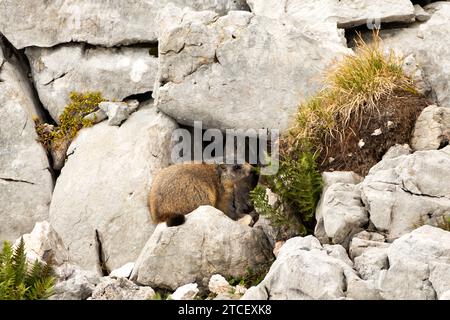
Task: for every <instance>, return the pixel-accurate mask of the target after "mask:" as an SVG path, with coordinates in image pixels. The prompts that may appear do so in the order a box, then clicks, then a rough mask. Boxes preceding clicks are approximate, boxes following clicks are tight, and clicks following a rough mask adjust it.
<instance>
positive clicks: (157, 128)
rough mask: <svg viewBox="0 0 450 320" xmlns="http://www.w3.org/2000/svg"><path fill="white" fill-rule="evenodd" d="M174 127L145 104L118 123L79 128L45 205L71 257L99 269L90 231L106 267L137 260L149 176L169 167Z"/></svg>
mask: <svg viewBox="0 0 450 320" xmlns="http://www.w3.org/2000/svg"><path fill="white" fill-rule="evenodd" d="M176 127H177V126H176V124H175V123H174V122H173V121H172V120H171V119H169V118H168V117H166V116H164V115H163V114H161V113H157V110H156V108H154V107H153V106H150V105H149V104H147V105H142V107H141V109H140V110H139V111H137V112H135V113H133V114H132V115H131V116H130V118H129V119H128V120H127V121H126V122H125V123H124V124H122V126H120V127H115V126H114V127H113V126H109V125H108V124H107V123H106V122H102V123H99V124H97V125H95V126H94V127H91V128H85V129H83V130H81V131H80V132H79V134H78V136H77V138H76V140H74V142H72V144H71V146H70V148H69V150H68V152H67V153H68V155H69V156H68V160H67V162H66V164H65V166H64V168H63V169H62V171H61V175H60V176H59V178H58V180H57V183H56V186H55V191H54V195H53V199H52V204H51V207H50V223H51V225H52V226H53V227H54V229H55V230H56V231H57V232H58V234H59V235H60V236H61V238H62V240H63V242H64V244H65V245H66V246H67V248H68V250H69V256H70V259H71V261H73V262H74V263H75V264H77V265H78V266H80V267H81V268H83V269H87V270H91V271H95V272H99V270H98V266H99V252H98V250H97V246H98V243H97V242H96V241H95V240H96V236H95V235H96V233H95V231H96V230H97V231H98V234H99V237H100V242H101V245H102V251H103V252H102V253H103V258H104V262H105V263H106V267H107V268H108V269H109V270H113V269H116V268H118V267H121V266H122V265H124V264H125V263H127V262H130V261H134V260H135V259H136V258H137V256H138V255H139V253H140V251H141V249H142V248H143V247H144V245H145V243H146V241H147V240H148V238H149V237H150V235H151V234H152V232H153V230H154V226H153V224H152V221H151V218H150V214H149V212H148V208H147V194H148V191H149V190H150V185H151V183H152V177H153V174H154V173H155V172H156V171H158V170H160V169H161V168H164V167H166V166H167V165H169V161H170V150H171V147H170V145H171V141H170V139H171V135H172V131H173V130H174V129H175V128H176Z"/></svg>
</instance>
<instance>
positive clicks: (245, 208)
mask: <svg viewBox="0 0 450 320" xmlns="http://www.w3.org/2000/svg"><path fill="white" fill-rule="evenodd" d="M228 173H229V174H230V175H231V176H232V177H233V181H234V207H235V209H236V213H237V214H238V215H240V214H247V213H250V212H252V211H253V210H254V208H253V205H252V203H251V200H250V191H252V190H253V189H254V188H255V187H256V185H257V184H258V180H259V176H258V174H257V172H256V170H255V168H254V167H253V166H251V165H250V164H248V163H244V164H235V165H233V166H230V168H229V170H228Z"/></svg>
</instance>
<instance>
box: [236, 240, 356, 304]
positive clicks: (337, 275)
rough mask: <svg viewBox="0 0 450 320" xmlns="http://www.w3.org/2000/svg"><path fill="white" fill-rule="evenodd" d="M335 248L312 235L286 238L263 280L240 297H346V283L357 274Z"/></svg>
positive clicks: (299, 298) (260, 298)
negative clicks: (329, 247)
mask: <svg viewBox="0 0 450 320" xmlns="http://www.w3.org/2000/svg"><path fill="white" fill-rule="evenodd" d="M335 250H336V249H334V250H327V249H325V248H324V247H322V245H321V244H320V242H319V240H317V239H316V238H314V237H313V236H307V237H304V238H302V237H296V238H292V239H289V240H288V241H287V242H286V243H285V244H284V245H283V247H282V248H281V250H280V253H279V255H278V258H277V260H276V261H275V262H274V263H273V265H272V267H271V268H270V270H269V273H268V274H267V276H266V277H265V278H264V280H263V281H262V282H261V283H260V284H259V285H258V286H256V287H252V288H250V289H249V290H248V291H247V293H246V294H245V295H244V296H243V297H242V299H244V300H253V299H255V300H268V299H270V300H285V299H288V300H309V299H343V298H345V295H346V293H345V292H346V288H347V285H348V283H350V282H353V281H357V280H358V279H359V278H358V276H357V275H356V272H355V271H354V270H353V269H352V267H351V266H350V265H349V264H348V262H349V259H348V257H347V258H346V259H341V258H338V257H336V255H335V254H332V252H333V251H335ZM342 250H344V249H343V248H342ZM344 251H345V250H344ZM341 252H343V251H341ZM350 263H351V262H350Z"/></svg>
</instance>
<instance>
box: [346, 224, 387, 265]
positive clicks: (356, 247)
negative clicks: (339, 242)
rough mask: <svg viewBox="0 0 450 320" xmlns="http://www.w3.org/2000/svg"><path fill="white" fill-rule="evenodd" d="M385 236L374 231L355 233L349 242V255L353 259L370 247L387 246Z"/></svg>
mask: <svg viewBox="0 0 450 320" xmlns="http://www.w3.org/2000/svg"><path fill="white" fill-rule="evenodd" d="M385 240H386V238H385V237H384V236H383V235H382V234H379V233H376V232H368V231H361V232H360V233H358V234H356V235H355V236H354V237H353V238H352V241H351V242H350V248H349V251H348V253H349V255H350V258H351V259H353V260H354V259H355V258H356V257H359V256H360V255H362V254H363V253H364V252H365V251H366V250H367V249H370V248H381V249H383V248H388V247H389V245H390V244H389V243H387V242H385Z"/></svg>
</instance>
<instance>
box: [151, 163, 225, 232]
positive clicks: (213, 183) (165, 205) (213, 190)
mask: <svg viewBox="0 0 450 320" xmlns="http://www.w3.org/2000/svg"><path fill="white" fill-rule="evenodd" d="M219 190H220V173H219V172H218V170H217V166H216V165H210V164H191V163H188V164H176V165H172V166H170V167H167V168H165V169H163V170H162V171H160V172H159V174H158V175H157V176H156V177H155V179H154V180H153V183H152V188H151V191H150V196H149V207H150V212H151V215H152V219H153V222H154V223H160V222H165V221H166V222H167V224H168V225H177V224H181V223H183V222H184V215H186V214H188V213H190V212H192V211H194V210H195V209H197V208H198V207H199V206H202V205H210V206H214V207H215V206H216V203H217V199H218V197H219V194H218V193H219V192H220V191H219Z"/></svg>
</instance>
